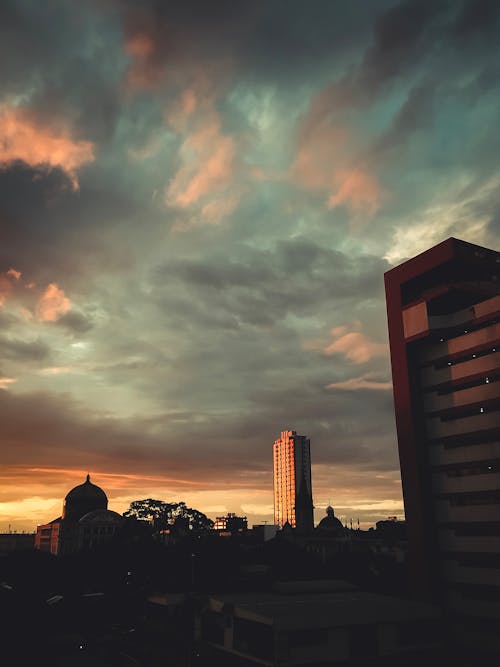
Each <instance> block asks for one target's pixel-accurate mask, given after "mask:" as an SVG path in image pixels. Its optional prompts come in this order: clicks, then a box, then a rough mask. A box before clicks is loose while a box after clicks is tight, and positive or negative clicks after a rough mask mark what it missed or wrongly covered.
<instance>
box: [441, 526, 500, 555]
mask: <svg viewBox="0 0 500 667" xmlns="http://www.w3.org/2000/svg"><path fill="white" fill-rule="evenodd" d="M438 542H439V547H440V549H442V550H443V551H465V552H468V553H500V535H470V536H469V535H458V536H457V535H455V531H454V530H453V529H452V528H440V529H439V532H438Z"/></svg>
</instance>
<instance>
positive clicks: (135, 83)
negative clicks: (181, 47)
mask: <svg viewBox="0 0 500 667" xmlns="http://www.w3.org/2000/svg"><path fill="white" fill-rule="evenodd" d="M173 46H174V40H173V38H172V36H171V35H170V34H169V32H168V29H167V26H166V25H165V22H164V21H162V20H158V19H157V17H155V16H154V14H153V13H151V12H148V11H147V10H143V9H139V8H136V9H133V10H132V11H130V12H128V16H127V19H126V23H125V39H124V44H123V47H124V50H125V53H126V54H127V55H128V56H130V65H129V68H128V70H127V72H126V78H125V85H126V87H127V88H128V89H129V90H130V91H136V90H144V89H151V88H154V87H155V86H157V85H158V84H159V83H160V81H161V80H162V79H163V76H164V75H165V73H166V71H167V66H168V63H169V62H171V61H172V60H173ZM176 62H177V61H176Z"/></svg>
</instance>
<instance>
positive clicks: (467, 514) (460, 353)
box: [385, 238, 500, 648]
mask: <svg viewBox="0 0 500 667" xmlns="http://www.w3.org/2000/svg"><path fill="white" fill-rule="evenodd" d="M385 285H386V298H387V314H388V324H389V340H390V347H391V361H392V376H393V387H394V405H395V413H396V426H397V432H398V443H399V457H400V464H401V477H402V482H403V495H404V502H405V513H406V519H407V526H408V539H409V559H410V567H411V578H412V581H413V583H414V585H415V589H416V591H418V592H419V593H420V595H421V596H424V597H426V598H427V599H434V600H435V601H439V602H440V603H442V604H443V607H444V609H445V610H446V611H447V616H448V618H449V619H450V620H451V621H452V627H455V628H458V629H459V631H460V636H462V637H464V638H467V637H468V638H469V640H470V642H472V643H475V644H477V642H479V641H480V642H481V644H482V645H483V646H484V645H486V644H487V645H489V646H490V648H494V645H495V642H496V645H497V646H498V647H500V642H499V639H498V632H497V631H496V630H495V631H492V632H489V630H493V628H495V627H497V624H498V623H499V619H500V253H498V252H495V251H493V250H488V249H486V248H482V247H480V246H476V245H472V244H470V243H465V242H464V241H459V240H457V239H454V238H450V239H448V240H446V241H444V242H443V243H440V244H439V245H437V246H435V247H434V248H431V249H430V250H428V251H426V252H424V253H422V254H420V255H418V256H417V257H414V258H413V259H410V260H408V261H407V262H405V263H403V264H401V265H400V266H397V267H395V268H394V269H392V270H391V271H388V272H387V273H386V274H385Z"/></svg>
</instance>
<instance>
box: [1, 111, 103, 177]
mask: <svg viewBox="0 0 500 667" xmlns="http://www.w3.org/2000/svg"><path fill="white" fill-rule="evenodd" d="M94 159H95V157H94V145H93V143H92V142H90V141H75V140H74V139H73V138H72V137H71V136H70V134H69V132H68V130H67V129H66V128H64V127H58V128H53V127H48V126H44V125H43V124H42V123H40V122H38V121H37V119H36V118H35V117H34V115H33V114H31V113H30V112H28V111H27V110H26V109H21V108H20V107H15V108H14V107H7V106H0V167H2V166H3V167H7V166H8V165H10V164H12V163H13V162H16V161H18V160H19V161H21V162H25V163H26V164H28V165H30V166H32V167H44V168H46V169H48V170H51V169H55V168H59V169H62V170H63V171H64V172H65V173H66V175H67V176H68V178H69V179H70V181H71V184H72V186H73V189H74V190H78V187H79V186H78V178H77V170H78V169H79V168H80V167H81V166H82V165H84V164H87V163H88V162H93V160H94Z"/></svg>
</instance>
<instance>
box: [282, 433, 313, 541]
mask: <svg viewBox="0 0 500 667" xmlns="http://www.w3.org/2000/svg"><path fill="white" fill-rule="evenodd" d="M273 467H274V477H273V481H274V523H275V524H276V525H277V526H279V527H280V528H283V526H284V525H285V524H286V523H287V522H288V523H289V524H290V526H291V527H292V528H296V529H298V530H299V531H303V532H308V531H311V530H312V529H313V526H314V519H313V501H312V482H311V445H310V441H309V438H307V437H306V436H305V435H297V432H296V431H281V435H280V437H279V438H277V440H275V441H274V445H273Z"/></svg>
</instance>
